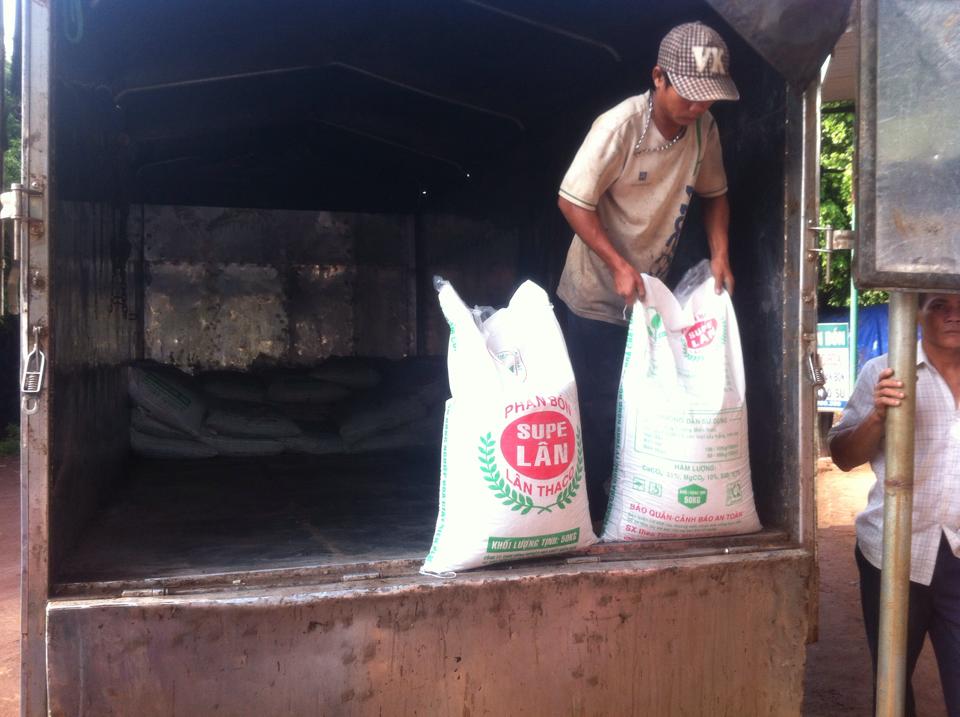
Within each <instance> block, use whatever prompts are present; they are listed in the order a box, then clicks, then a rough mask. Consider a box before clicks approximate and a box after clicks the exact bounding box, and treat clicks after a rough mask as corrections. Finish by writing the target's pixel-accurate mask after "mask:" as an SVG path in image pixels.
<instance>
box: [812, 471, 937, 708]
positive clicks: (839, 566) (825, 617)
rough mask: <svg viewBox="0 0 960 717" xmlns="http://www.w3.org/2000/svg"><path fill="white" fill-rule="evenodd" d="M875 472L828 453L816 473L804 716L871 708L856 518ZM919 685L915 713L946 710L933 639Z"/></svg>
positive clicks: (925, 653)
mask: <svg viewBox="0 0 960 717" xmlns="http://www.w3.org/2000/svg"><path fill="white" fill-rule="evenodd" d="M874 480H875V479H874V476H873V473H872V472H871V471H870V469H869V467H868V466H861V467H860V468H857V469H855V470H853V471H850V472H849V473H843V472H842V471H840V470H838V469H837V468H835V467H834V466H833V464H832V463H831V462H830V461H829V459H822V460H821V464H820V470H819V474H818V476H817V511H818V516H817V524H818V527H819V536H818V547H819V552H820V641H819V642H818V643H816V644H814V645H810V646H809V647H808V648H807V671H806V676H805V691H804V708H803V714H804V716H805V717H836V716H837V715H870V714H872V712H871V706H872V691H873V679H872V676H871V673H870V653H869V651H868V650H867V640H866V637H865V636H864V632H863V619H862V617H861V615H860V588H859V580H858V576H857V566H856V563H855V562H854V558H853V548H854V545H855V544H856V534H855V532H854V527H853V520H854V518H855V517H856V515H857V513H858V512H859V511H860V510H862V509H863V507H864V506H865V505H866V504H867V492H868V491H869V490H870V486H871V485H873V481H874ZM913 688H914V694H915V695H916V700H917V714H919V715H923V717H945V715H946V708H945V707H944V704H943V693H942V692H941V690H940V676H939V675H938V674H937V666H936V662H935V660H934V657H933V648H932V647H931V646H930V641H929V640H928V641H927V644H926V645H925V646H924V648H923V653H922V654H921V655H920V662H919V664H918V665H917V669H916V672H915V673H914V675H913Z"/></svg>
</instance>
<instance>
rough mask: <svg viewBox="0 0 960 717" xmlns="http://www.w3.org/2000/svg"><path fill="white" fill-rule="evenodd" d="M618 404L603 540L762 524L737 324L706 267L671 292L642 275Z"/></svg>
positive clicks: (702, 533)
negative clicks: (753, 478) (752, 478)
mask: <svg viewBox="0 0 960 717" xmlns="http://www.w3.org/2000/svg"><path fill="white" fill-rule="evenodd" d="M643 281H644V289H645V290H646V296H645V298H644V300H643V302H642V303H641V302H637V304H636V305H635V306H634V310H633V315H632V317H631V319H630V328H629V331H628V334H627V347H626V353H625V355H624V359H623V372H622V374H621V378H620V394H619V399H618V405H617V430H616V448H615V453H614V473H613V483H612V486H611V493H610V504H609V507H608V509H607V515H606V519H605V521H604V528H603V536H602V537H603V540H604V541H619V540H654V539H658V538H687V537H708V536H719V535H731V534H737V533H752V532H755V531H758V530H760V527H761V526H760V521H759V520H758V518H757V512H756V508H755V507H754V502H753V488H752V485H751V481H750V460H749V453H748V449H747V448H748V446H747V406H746V400H745V382H744V373H743V354H742V352H741V348H740V332H739V330H738V327H737V319H736V316H735V315H734V312H733V305H732V303H731V302H730V297H729V295H728V294H727V293H726V292H723V293H722V294H719V295H718V294H717V293H716V292H715V290H714V279H713V277H712V276H711V275H710V271H709V265H708V264H706V263H703V264H701V265H699V266H698V267H695V268H694V269H693V270H692V271H691V272H690V273H688V275H687V276H686V277H684V280H683V281H682V282H681V285H680V286H679V287H678V288H677V296H674V295H673V294H672V293H671V292H670V290H669V289H668V288H667V287H666V286H665V285H664V284H663V283H662V282H661V281H659V280H658V279H656V278H653V277H649V276H646V275H644V276H643Z"/></svg>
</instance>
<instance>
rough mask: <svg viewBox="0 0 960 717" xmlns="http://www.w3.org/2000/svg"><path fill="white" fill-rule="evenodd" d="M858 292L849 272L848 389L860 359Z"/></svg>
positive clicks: (851, 261) (855, 377)
mask: <svg viewBox="0 0 960 717" xmlns="http://www.w3.org/2000/svg"><path fill="white" fill-rule="evenodd" d="M854 251H856V250H855V249H851V250H850V266H851V267H853V254H854ZM859 302H860V292H859V291H857V285H856V284H854V283H853V272H852V271H851V272H850V334H849V336H850V388H851V391H852V389H853V386H854V385H855V384H856V382H857V364H858V363H859V361H858V359H859V358H860V344H859V343H858V342H857V330H858V324H859V323H860V307H859Z"/></svg>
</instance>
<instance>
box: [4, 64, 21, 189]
mask: <svg viewBox="0 0 960 717" xmlns="http://www.w3.org/2000/svg"><path fill="white" fill-rule="evenodd" d="M4 71H5V73H6V81H5V82H4V93H3V103H4V107H5V109H6V113H7V117H6V120H7V121H6V129H7V136H6V137H4V142H3V150H4V151H3V181H4V189H6V188H7V187H9V186H10V184H11V183H13V182H19V181H20V98H19V97H15V96H13V95H11V94H10V87H11V86H12V84H11V76H10V63H9V62H7V63H6V68H5V70H4Z"/></svg>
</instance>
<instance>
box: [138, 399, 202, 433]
mask: <svg viewBox="0 0 960 717" xmlns="http://www.w3.org/2000/svg"><path fill="white" fill-rule="evenodd" d="M130 427H131V428H133V429H134V430H135V431H139V432H140V433H143V434H146V435H148V436H154V437H156V438H190V437H191V436H190V434H189V433H184V432H183V431H179V430H177V429H176V428H171V427H170V426H168V425H167V424H166V423H161V422H160V421H158V420H157V419H155V418H153V417H152V416H151V415H150V414H149V413H147V412H146V411H144V410H143V409H142V408H140V406H136V407H135V408H134V409H133V410H132V411H131V412H130Z"/></svg>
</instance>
